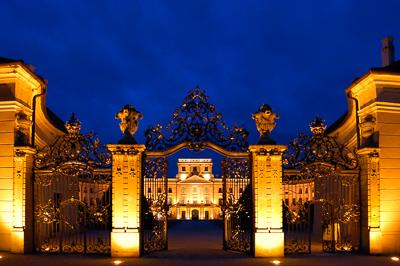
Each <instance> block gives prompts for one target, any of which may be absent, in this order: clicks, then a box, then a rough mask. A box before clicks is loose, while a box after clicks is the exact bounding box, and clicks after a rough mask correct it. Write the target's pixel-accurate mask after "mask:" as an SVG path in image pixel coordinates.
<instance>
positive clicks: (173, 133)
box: [143, 87, 253, 252]
mask: <svg viewBox="0 0 400 266" xmlns="http://www.w3.org/2000/svg"><path fill="white" fill-rule="evenodd" d="M208 98H209V97H208V96H207V95H206V94H205V92H204V90H201V89H200V88H199V87H196V88H195V89H194V90H192V91H190V92H189V94H188V95H187V96H186V98H185V99H184V101H183V103H182V105H181V106H180V107H179V108H177V109H176V111H175V112H174V113H173V116H172V119H171V121H170V122H169V123H168V124H167V125H166V126H165V127H164V129H165V131H164V130H163V127H162V126H161V125H159V124H158V125H156V126H154V127H151V128H149V129H147V130H146V133H145V136H146V149H147V154H149V155H150V154H151V155H155V154H157V156H159V157H160V156H161V157H166V156H169V155H171V154H173V153H175V152H177V151H179V150H180V149H182V148H188V149H189V150H192V151H195V152H200V151H203V150H204V149H206V148H209V149H211V150H213V151H216V152H218V153H220V154H222V155H223V156H228V157H229V158H226V160H225V162H224V163H223V171H224V173H225V174H224V176H225V178H224V180H225V182H224V184H225V185H224V189H225V192H224V199H225V200H224V202H223V204H222V205H223V206H221V207H222V208H223V209H224V213H225V214H224V217H225V233H224V246H225V248H226V249H231V250H237V251H243V252H251V250H252V248H251V247H252V246H253V245H252V239H251V236H250V230H251V227H252V209H251V206H252V199H251V187H250V186H251V185H250V184H251V181H250V178H251V177H250V176H251V174H250V172H251V170H250V166H249V158H248V157H247V156H248V152H247V151H248V146H249V145H248V142H247V138H248V135H249V133H248V131H247V130H246V129H244V128H242V127H237V126H234V127H230V126H228V125H227V124H226V123H225V122H224V121H223V120H222V115H221V113H219V112H218V111H217V110H216V108H215V106H214V105H213V104H211V103H210V102H209V101H208ZM239 157H240V158H239ZM244 157H245V158H244ZM149 159H151V160H155V158H150V157H149V158H147V160H146V162H145V167H144V168H145V171H146V172H148V173H147V174H145V178H144V180H145V181H144V182H145V183H144V186H143V188H144V190H145V191H144V195H145V197H144V198H151V197H153V201H154V199H155V198H154V197H158V198H159V197H162V200H161V199H158V198H157V200H155V202H158V203H156V206H165V205H164V204H166V203H163V201H164V200H165V199H166V197H165V199H164V193H166V190H167V188H166V187H165V190H164V189H161V191H160V193H156V194H155V195H152V196H151V195H146V193H147V192H146V189H148V188H146V186H147V185H146V182H148V184H151V183H152V182H153V183H159V184H160V183H163V182H164V181H163V179H162V178H161V176H160V173H164V172H163V169H164V170H165V171H166V166H161V165H163V164H164V163H166V162H162V163H161V161H160V162H155V161H153V162H150V161H148V160H149ZM160 159H161V158H160ZM163 160H165V159H163ZM156 165H157V166H156ZM158 167H159V168H158ZM156 169H160V170H156ZM165 173H166V172H165ZM161 175H162V174H161ZM155 176H158V179H156V178H153V177H155ZM146 178H150V179H149V181H146ZM157 189H158V188H157ZM151 191H152V190H151ZM161 195H162V196H161ZM144 202H149V200H144ZM146 204H148V205H149V206H144V208H145V209H146V208H147V209H149V208H150V204H149V203H146ZM159 208H161V207H159ZM160 211H161V212H163V211H162V210H160ZM144 212H145V213H148V216H146V217H149V218H147V219H148V224H149V226H148V229H147V230H151V228H150V227H151V225H150V224H154V219H153V220H152V218H151V215H150V214H149V213H150V212H149V211H146V210H144ZM153 216H154V215H153ZM165 219H166V218H165ZM150 221H151V222H150ZM146 226H147V225H146ZM161 227H162V226H161V225H160V226H159V227H158V228H159V229H155V231H156V232H158V233H160V232H161V231H162V230H161V229H160V228H161ZM149 234H150V233H149ZM150 235H151V234H150ZM164 235H166V233H164ZM225 236H226V237H225ZM144 238H145V239H144V246H146V241H149V242H147V243H149V244H148V246H153V244H150V243H152V241H151V237H148V236H145V237H144ZM146 239H148V240H146ZM161 239H162V241H164V238H161ZM164 246H165V247H166V244H165V245H164V244H163V247H164ZM144 249H148V250H149V251H151V249H150V248H147V247H144ZM159 249H161V247H156V248H154V249H153V250H159Z"/></svg>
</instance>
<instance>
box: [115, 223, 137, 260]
mask: <svg viewBox="0 0 400 266" xmlns="http://www.w3.org/2000/svg"><path fill="white" fill-rule="evenodd" d="M139 256H140V234H139V230H138V229H113V231H112V232H111V257H139Z"/></svg>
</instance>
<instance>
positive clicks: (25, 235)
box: [10, 147, 36, 253]
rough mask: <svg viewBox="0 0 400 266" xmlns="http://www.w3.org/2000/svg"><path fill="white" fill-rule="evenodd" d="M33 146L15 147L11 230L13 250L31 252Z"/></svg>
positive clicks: (15, 251)
mask: <svg viewBox="0 0 400 266" xmlns="http://www.w3.org/2000/svg"><path fill="white" fill-rule="evenodd" d="M35 152H36V150H35V149H34V148H31V147H15V148H14V171H13V172H14V174H13V175H14V176H13V182H12V188H13V212H12V214H13V216H12V230H11V246H10V247H11V249H10V250H11V252H14V253H25V252H30V251H31V247H32V241H33V239H32V236H33V234H32V227H33V213H32V163H33V154H34V153H35Z"/></svg>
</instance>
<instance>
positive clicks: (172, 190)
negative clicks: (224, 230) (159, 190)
mask: <svg viewBox="0 0 400 266" xmlns="http://www.w3.org/2000/svg"><path fill="white" fill-rule="evenodd" d="M221 201H222V179H221V178H215V176H214V174H213V163H212V159H178V174H177V175H176V177H175V178H168V205H169V206H170V207H169V211H170V214H169V218H171V219H183V220H185V219H186V220H188V219H192V220H199V219H200V220H212V219H221V218H222V217H221V206H220V203H221Z"/></svg>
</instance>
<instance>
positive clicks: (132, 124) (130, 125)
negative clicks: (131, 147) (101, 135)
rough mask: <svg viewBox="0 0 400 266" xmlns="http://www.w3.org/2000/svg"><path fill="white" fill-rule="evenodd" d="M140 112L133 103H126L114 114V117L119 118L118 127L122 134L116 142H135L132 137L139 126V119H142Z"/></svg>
mask: <svg viewBox="0 0 400 266" xmlns="http://www.w3.org/2000/svg"><path fill="white" fill-rule="evenodd" d="M142 118H143V115H142V113H141V112H139V111H138V110H136V108H135V107H134V106H133V105H130V104H127V105H125V106H124V107H122V109H121V110H120V111H119V112H118V113H117V114H116V115H115V119H121V122H120V123H119V128H120V129H121V131H122V133H123V134H124V136H123V137H122V138H121V139H120V140H119V141H118V144H137V142H136V140H135V138H134V137H133V136H134V135H135V133H136V131H137V129H138V126H139V119H142Z"/></svg>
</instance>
